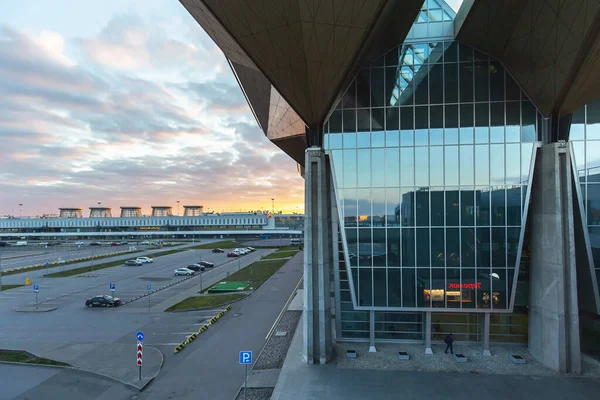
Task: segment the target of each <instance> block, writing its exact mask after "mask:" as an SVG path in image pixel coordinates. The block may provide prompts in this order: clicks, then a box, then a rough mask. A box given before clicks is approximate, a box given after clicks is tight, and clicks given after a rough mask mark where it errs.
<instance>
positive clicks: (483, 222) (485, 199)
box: [475, 187, 490, 226]
mask: <svg viewBox="0 0 600 400" xmlns="http://www.w3.org/2000/svg"><path fill="white" fill-rule="evenodd" d="M475 205H476V210H477V214H476V216H477V226H489V225H490V190H489V188H486V187H483V188H482V187H478V188H477V190H476V191H475Z"/></svg>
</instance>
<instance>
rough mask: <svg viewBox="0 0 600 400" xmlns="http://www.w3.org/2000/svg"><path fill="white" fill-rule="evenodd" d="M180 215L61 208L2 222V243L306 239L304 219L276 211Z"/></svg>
mask: <svg viewBox="0 0 600 400" xmlns="http://www.w3.org/2000/svg"><path fill="white" fill-rule="evenodd" d="M184 210H185V211H184V215H183V216H176V215H173V213H172V212H171V207H168V206H153V207H152V215H151V216H143V215H142V208H141V207H130V206H128V207H121V214H120V216H119V217H112V211H111V208H110V207H90V214H89V218H83V213H82V209H81V208H61V209H60V214H59V217H58V218H0V240H3V241H10V240H15V239H21V238H25V239H30V240H47V239H54V240H59V239H111V238H115V239H116V238H122V239H136V238H147V239H193V238H202V237H214V236H215V235H227V236H231V235H233V236H257V235H258V236H263V237H264V236H269V235H274V237H275V236H277V237H299V236H302V232H303V229H304V227H303V223H304V215H302V214H272V213H271V212H263V211H255V212H230V213H205V212H203V208H202V206H184Z"/></svg>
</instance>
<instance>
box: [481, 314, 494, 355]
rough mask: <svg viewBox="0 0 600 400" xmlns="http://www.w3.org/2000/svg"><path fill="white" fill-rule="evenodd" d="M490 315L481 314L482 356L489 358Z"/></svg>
mask: <svg viewBox="0 0 600 400" xmlns="http://www.w3.org/2000/svg"><path fill="white" fill-rule="evenodd" d="M490 319H491V315H490V313H485V314H483V355H484V356H491V355H492V353H490Z"/></svg>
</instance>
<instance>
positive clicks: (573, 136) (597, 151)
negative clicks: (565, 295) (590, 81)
mask: <svg viewBox="0 0 600 400" xmlns="http://www.w3.org/2000/svg"><path fill="white" fill-rule="evenodd" d="M569 141H570V142H571V146H572V149H573V155H574V158H575V164H576V169H577V176H578V177H579V185H580V189H581V192H580V193H581V200H582V203H583V209H584V213H585V219H584V226H587V230H588V233H589V237H590V245H591V250H592V258H593V260H594V266H595V271H596V280H597V282H598V286H599V287H600V100H597V101H595V102H593V103H590V104H587V105H586V106H584V107H582V108H581V109H579V110H578V111H577V112H575V113H574V114H573V119H572V121H571V131H570V134H569Z"/></svg>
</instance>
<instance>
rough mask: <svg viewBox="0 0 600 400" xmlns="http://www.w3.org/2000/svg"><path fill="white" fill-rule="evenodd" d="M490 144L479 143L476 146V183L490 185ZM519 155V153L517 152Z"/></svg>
mask: <svg viewBox="0 0 600 400" xmlns="http://www.w3.org/2000/svg"><path fill="white" fill-rule="evenodd" d="M489 151H490V146H488V145H477V146H475V165H476V166H477V168H475V184H476V185H489V184H490V154H489ZM517 155H518V153H517Z"/></svg>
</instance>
